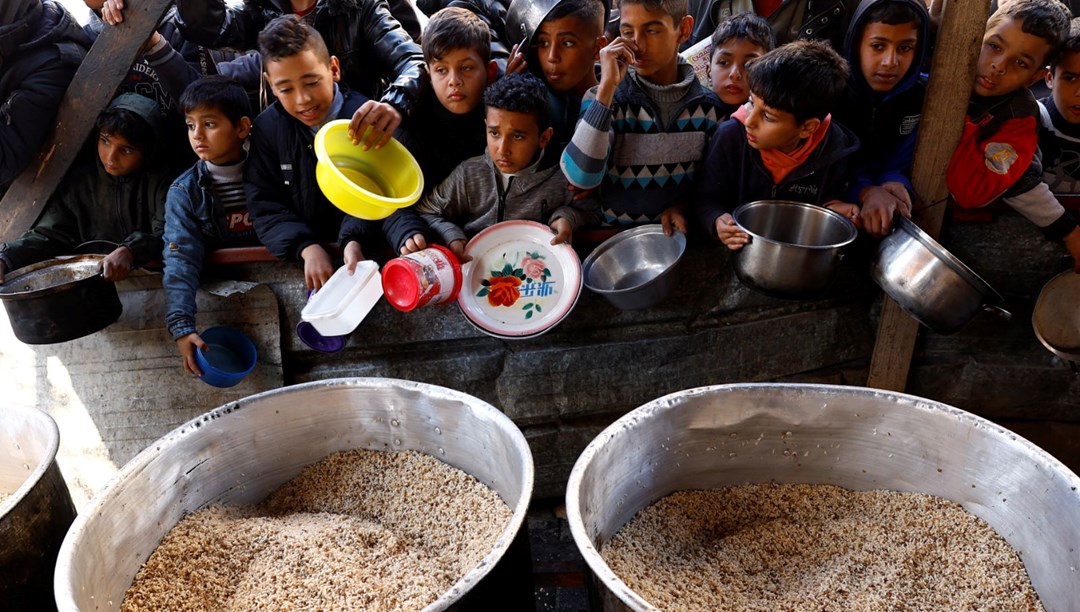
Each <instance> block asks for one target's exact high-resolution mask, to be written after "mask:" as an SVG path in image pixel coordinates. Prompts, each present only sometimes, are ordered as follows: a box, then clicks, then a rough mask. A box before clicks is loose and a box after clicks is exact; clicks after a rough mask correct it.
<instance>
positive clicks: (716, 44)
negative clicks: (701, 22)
mask: <svg viewBox="0 0 1080 612" xmlns="http://www.w3.org/2000/svg"><path fill="white" fill-rule="evenodd" d="M732 39H736V40H748V41H750V42H752V43H754V44H755V45H757V46H759V47H761V48H762V49H765V50H766V51H772V50H773V49H775V48H776V33H775V32H773V29H772V27H771V26H769V22H768V21H765V18H764V17H761V16H759V15H757V14H755V13H738V14H736V15H732V16H730V17H728V18H727V19H725V20H723V21H721V22H720V24H719V25H717V26H716V31H715V32H713V35H712V48H713V53H716V50H717V49H719V48H720V46H721V45H723V44H724V43H726V42H727V41H729V40H732Z"/></svg>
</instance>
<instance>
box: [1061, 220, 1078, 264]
mask: <svg viewBox="0 0 1080 612" xmlns="http://www.w3.org/2000/svg"><path fill="white" fill-rule="evenodd" d="M1064 242H1065V248H1066V249H1068V250H1069V255H1072V258H1073V272H1077V273H1080V227H1075V228H1073V231H1071V232H1069V233H1068V234H1067V235H1066V236H1065V238H1064Z"/></svg>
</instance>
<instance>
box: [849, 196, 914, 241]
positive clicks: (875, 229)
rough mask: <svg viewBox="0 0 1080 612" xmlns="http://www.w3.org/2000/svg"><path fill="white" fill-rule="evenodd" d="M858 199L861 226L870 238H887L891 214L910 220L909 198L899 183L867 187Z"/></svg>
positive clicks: (890, 227)
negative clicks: (860, 204) (859, 202)
mask: <svg viewBox="0 0 1080 612" xmlns="http://www.w3.org/2000/svg"><path fill="white" fill-rule="evenodd" d="M897 188H899V189H897ZM900 196H902V197H900ZM859 199H861V200H862V213H861V214H860V217H861V220H862V226H863V228H865V229H866V232H867V233H868V234H870V235H871V236H876V237H878V238H884V237H885V236H888V235H889V232H890V231H891V230H892V220H893V214H894V213H896V212H899V213H900V214H902V215H904V216H905V217H908V218H909V219H910V218H911V196H910V195H908V192H907V189H906V188H905V187H904V186H903V185H902V184H900V183H895V182H890V183H885V184H883V185H880V186H872V187H867V188H866V189H863V191H862V193H861V194H859Z"/></svg>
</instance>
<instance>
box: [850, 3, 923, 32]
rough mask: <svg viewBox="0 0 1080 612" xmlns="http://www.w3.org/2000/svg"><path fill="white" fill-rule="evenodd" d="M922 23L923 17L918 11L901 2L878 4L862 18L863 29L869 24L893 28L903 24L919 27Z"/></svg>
mask: <svg viewBox="0 0 1080 612" xmlns="http://www.w3.org/2000/svg"><path fill="white" fill-rule="evenodd" d="M922 22H923V16H922V15H921V14H920V13H919V11H917V10H915V7H913V6H911V5H910V4H909V3H907V2H903V1H902V0H895V1H892V2H879V3H877V4H875V5H874V6H873V7H872V8H871V9H870V10H868V11H866V15H865V16H864V17H863V18H862V24H863V26H864V27H865V26H866V24H870V23H884V24H885V25H891V26H894V25H901V24H905V23H914V24H919V25H921V24H922Z"/></svg>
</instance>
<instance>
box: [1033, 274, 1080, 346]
mask: <svg viewBox="0 0 1080 612" xmlns="http://www.w3.org/2000/svg"><path fill="white" fill-rule="evenodd" d="M1031 326H1032V328H1034V330H1035V337H1037V338H1038V339H1039V342H1042V345H1043V346H1045V347H1046V349H1047V350H1048V351H1050V352H1051V353H1053V354H1055V355H1057V356H1058V357H1060V358H1061V359H1064V360H1065V361H1072V362H1077V361H1080V274H1077V273H1075V272H1073V271H1072V270H1069V271H1068V272H1062V273H1061V274H1058V275H1057V276H1055V277H1054V278H1052V279H1050V281H1049V282H1048V283H1046V285H1044V286H1043V288H1042V291H1040V292H1039V299H1038V300H1036V301H1035V308H1034V310H1032V312H1031Z"/></svg>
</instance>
